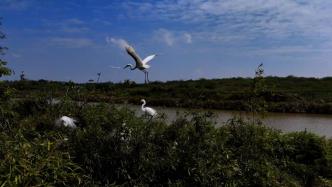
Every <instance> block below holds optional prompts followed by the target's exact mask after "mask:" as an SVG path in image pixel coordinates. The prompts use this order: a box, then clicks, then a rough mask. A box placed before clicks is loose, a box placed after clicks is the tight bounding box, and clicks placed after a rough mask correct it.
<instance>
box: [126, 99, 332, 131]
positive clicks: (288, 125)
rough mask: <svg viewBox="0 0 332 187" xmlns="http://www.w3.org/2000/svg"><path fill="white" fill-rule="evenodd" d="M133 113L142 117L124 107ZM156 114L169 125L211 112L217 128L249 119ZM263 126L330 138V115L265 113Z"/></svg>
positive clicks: (218, 113)
mask: <svg viewBox="0 0 332 187" xmlns="http://www.w3.org/2000/svg"><path fill="white" fill-rule="evenodd" d="M122 107H128V108H129V109H132V110H134V111H135V113H136V114H137V115H142V111H141V110H140V106H135V105H125V106H122ZM153 108H155V109H156V110H157V111H158V113H164V114H166V116H167V118H166V120H167V122H168V123H171V122H172V121H173V120H175V119H176V118H177V116H179V115H183V114H184V113H186V112H204V111H206V112H207V111H211V112H213V113H214V114H215V116H214V118H213V121H215V122H216V124H217V126H221V125H223V124H225V122H227V120H229V119H231V118H232V117H234V116H241V117H244V118H250V117H251V116H250V114H248V113H245V112H239V111H224V110H197V109H190V110H189V109H183V108H165V107H153ZM263 122H264V124H266V125H267V126H269V127H273V128H276V129H280V130H281V131H283V132H293V131H304V130H307V131H308V132H313V133H316V134H319V135H322V136H326V137H332V115H321V114H293V113H267V114H266V115H265V117H264V119H263Z"/></svg>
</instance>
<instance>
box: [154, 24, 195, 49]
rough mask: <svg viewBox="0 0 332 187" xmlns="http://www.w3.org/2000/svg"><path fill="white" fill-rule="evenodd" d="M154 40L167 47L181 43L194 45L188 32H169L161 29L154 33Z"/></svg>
mask: <svg viewBox="0 0 332 187" xmlns="http://www.w3.org/2000/svg"><path fill="white" fill-rule="evenodd" d="M154 39H155V40H156V41H159V42H162V43H164V44H165V45H167V46H173V45H175V44H181V43H187V44H191V43H192V35H191V34H189V33H187V32H182V31H174V30H168V29H164V28H160V29H157V30H155V31H154Z"/></svg>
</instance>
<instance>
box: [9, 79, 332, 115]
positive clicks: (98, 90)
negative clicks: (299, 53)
mask: <svg viewBox="0 0 332 187" xmlns="http://www.w3.org/2000/svg"><path fill="white" fill-rule="evenodd" d="M253 84H254V79H250V78H229V79H214V80H204V79H202V80H196V81H192V80H189V81H170V82H165V83H162V82H153V83H151V84H148V85H144V84H135V83H134V82H130V81H126V82H124V83H117V84H115V83H99V84H94V83H89V84H75V83H70V82H69V83H68V82H67V83H65V82H52V81H44V80H40V81H15V82H5V84H4V86H5V87H10V88H12V89H13V93H14V94H15V96H16V97H17V98H26V97H31V98H34V97H39V96H48V97H62V96H64V95H67V96H70V97H72V98H73V99H75V100H81V101H92V102H110V103H124V102H128V103H132V104H139V101H140V99H141V98H145V99H146V100H148V101H149V104H150V105H154V106H157V105H158V106H170V107H187V108H210V109H226V110H245V111H250V109H251V107H252V106H251V104H250V101H251V99H252V97H253V95H254V93H253ZM255 94H256V95H255V97H259V98H261V99H262V100H264V102H265V108H266V110H267V111H270V112H294V113H321V114H332V78H329V77H328V78H322V79H315V78H299V77H291V76H290V77H285V78H280V77H265V78H264V89H263V90H261V91H260V92H259V93H255Z"/></svg>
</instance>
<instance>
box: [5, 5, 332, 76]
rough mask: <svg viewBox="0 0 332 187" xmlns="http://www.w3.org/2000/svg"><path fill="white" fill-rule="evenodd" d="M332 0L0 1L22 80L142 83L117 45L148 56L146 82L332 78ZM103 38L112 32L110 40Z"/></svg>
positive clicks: (10, 59)
mask: <svg viewBox="0 0 332 187" xmlns="http://www.w3.org/2000/svg"><path fill="white" fill-rule="evenodd" d="M331 9H332V1H330V0H314V1H312V0H250V1H248V0H209V1H206V0H167V1H166V0H149V1H138V0H113V1H109V0H98V1H95V0H76V1H74V0H0V17H2V18H3V19H2V26H1V30H2V31H4V32H5V33H6V35H7V39H6V40H3V41H1V43H0V44H1V45H5V46H7V47H8V48H9V50H8V51H7V53H6V55H5V56H4V58H5V59H6V60H7V61H8V62H9V66H10V67H11V68H12V69H14V70H15V71H16V72H18V73H16V75H13V76H12V77H10V78H9V79H18V77H19V72H20V71H22V70H24V71H25V72H26V76H27V78H29V79H36V80H38V79H48V80H62V81H68V80H73V81H76V82H86V81H87V80H89V79H96V77H97V73H98V72H102V76H101V80H102V81H113V82H119V81H122V80H125V79H130V80H134V81H136V82H143V81H144V74H143V73H142V72H139V71H135V72H132V71H130V70H123V69H115V68H112V67H117V66H121V67H123V66H124V65H126V64H128V63H132V59H131V58H130V57H129V56H128V55H127V54H126V53H125V52H124V51H123V49H121V48H120V47H119V45H118V43H119V41H122V40H125V41H127V42H128V43H129V44H131V45H132V46H134V47H135V49H136V51H137V52H138V53H139V54H140V56H141V57H142V58H143V57H145V56H147V55H149V54H151V53H158V54H160V55H159V56H157V57H156V58H155V59H154V60H153V61H152V62H151V64H150V65H151V66H152V67H151V69H150V80H152V81H154V80H161V81H165V80H177V79H183V80H186V79H199V78H223V77H237V76H242V77H248V76H253V74H254V69H255V67H256V66H257V65H258V64H259V63H261V62H263V63H264V66H265V72H266V75H273V76H287V75H295V76H306V77H324V76H331V75H332V61H331V59H332V58H331V57H332V21H331V20H332V11H331ZM106 38H109V40H108V41H109V42H107V40H106Z"/></svg>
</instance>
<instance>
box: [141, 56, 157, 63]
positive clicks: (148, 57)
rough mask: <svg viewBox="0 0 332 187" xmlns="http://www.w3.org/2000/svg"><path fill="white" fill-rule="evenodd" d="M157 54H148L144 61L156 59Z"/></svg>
mask: <svg viewBox="0 0 332 187" xmlns="http://www.w3.org/2000/svg"><path fill="white" fill-rule="evenodd" d="M156 56H157V55H156V54H153V55H150V56H147V57H146V58H144V60H143V61H142V63H143V64H146V63H148V62H150V61H151V60H152V59H154V57H156Z"/></svg>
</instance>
